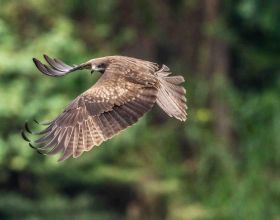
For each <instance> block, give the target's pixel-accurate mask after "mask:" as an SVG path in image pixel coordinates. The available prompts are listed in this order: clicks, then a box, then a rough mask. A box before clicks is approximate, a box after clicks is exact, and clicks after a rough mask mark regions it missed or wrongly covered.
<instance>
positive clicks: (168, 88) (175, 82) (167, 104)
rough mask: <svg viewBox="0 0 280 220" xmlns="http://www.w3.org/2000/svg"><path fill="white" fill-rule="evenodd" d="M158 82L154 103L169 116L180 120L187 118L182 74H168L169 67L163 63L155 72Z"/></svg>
mask: <svg viewBox="0 0 280 220" xmlns="http://www.w3.org/2000/svg"><path fill="white" fill-rule="evenodd" d="M155 74H156V75H157V77H158V79H159V82H160V88H159V91H158V97H157V100H156V103H157V104H158V105H159V106H160V107H161V108H162V109H163V111H165V112H166V114H168V115H169V116H170V117H175V118H177V119H178V120H180V121H185V120H186V119H187V113H186V110H187V105H186V97H185V95H186V90H185V88H184V87H183V86H180V84H181V83H183V82H184V81H185V80H184V77H183V76H169V75H170V74H171V72H169V68H168V67H167V66H165V65H163V67H162V68H161V69H160V70H159V71H158V72H156V73H155Z"/></svg>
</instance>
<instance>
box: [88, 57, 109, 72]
mask: <svg viewBox="0 0 280 220" xmlns="http://www.w3.org/2000/svg"><path fill="white" fill-rule="evenodd" d="M90 64H91V73H93V72H94V71H97V72H100V73H102V74H103V73H104V72H105V70H106V68H107V67H108V66H109V59H108V58H105V57H102V58H97V59H92V60H90Z"/></svg>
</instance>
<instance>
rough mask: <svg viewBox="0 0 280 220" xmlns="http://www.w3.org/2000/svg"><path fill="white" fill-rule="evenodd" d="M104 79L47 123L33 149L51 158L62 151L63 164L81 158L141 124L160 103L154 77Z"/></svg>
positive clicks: (112, 77)
mask: <svg viewBox="0 0 280 220" xmlns="http://www.w3.org/2000/svg"><path fill="white" fill-rule="evenodd" d="M102 78H103V77H101V78H100V79H99V80H98V82H97V83H96V84H95V85H94V86H93V87H91V88H90V89H89V90H87V91H85V92H84V93H83V94H81V95H80V96H78V97H77V98H76V99H75V100H74V101H73V102H72V103H70V105H69V106H68V107H66V109H65V110H64V111H63V112H62V113H61V114H60V115H59V116H58V117H57V118H56V119H54V120H53V121H51V122H49V123H47V128H46V129H44V130H43V131H41V132H38V133H37V134H39V135H41V136H40V138H39V139H37V140H36V141H35V142H33V143H30V144H31V146H34V147H35V148H37V149H38V150H39V151H40V152H42V153H44V154H47V155H51V154H56V153H59V152H62V154H61V157H60V159H59V160H60V161H61V160H65V159H67V158H69V157H70V156H73V157H74V158H75V157H78V156H80V155H81V154H82V153H83V152H84V151H89V150H91V149H92V147H93V146H98V145H100V144H101V143H102V142H103V141H105V140H107V139H109V138H111V137H113V136H114V135H116V134H117V133H119V132H120V131H121V130H123V129H125V128H126V127H128V126H130V125H132V124H134V123H135V122H137V120H138V119H139V118H140V117H141V116H143V115H144V113H145V112H147V111H149V110H150V109H151V108H152V106H153V105H154V103H155V101H156V98H157V87H156V86H155V81H154V79H152V78H151V79H150V80H147V83H143V82H141V81H139V80H138V79H136V80H134V81H133V80H131V79H130V78H127V77H125V76H124V75H117V74H115V75H114V76H113V75H112V74H111V77H110V74H107V77H106V76H105V77H104V78H103V79H102Z"/></svg>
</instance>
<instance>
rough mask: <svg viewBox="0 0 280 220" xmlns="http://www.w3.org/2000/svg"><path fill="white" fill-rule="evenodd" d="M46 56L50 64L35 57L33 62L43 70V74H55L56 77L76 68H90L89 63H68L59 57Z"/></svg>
mask: <svg viewBox="0 0 280 220" xmlns="http://www.w3.org/2000/svg"><path fill="white" fill-rule="evenodd" d="M44 58H45V60H46V61H47V63H48V64H49V65H46V64H43V63H42V62H41V61H40V60H38V59H36V58H33V62H34V64H35V65H36V67H37V68H38V70H40V72H42V73H43V74H45V75H47V76H54V77H58V76H64V75H66V74H68V73H71V72H74V71H76V70H81V69H89V68H90V64H89V63H83V64H80V65H68V64H66V63H64V62H62V61H61V60H59V59H56V58H50V57H49V56H47V55H44Z"/></svg>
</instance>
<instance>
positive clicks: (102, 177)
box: [0, 0, 280, 220]
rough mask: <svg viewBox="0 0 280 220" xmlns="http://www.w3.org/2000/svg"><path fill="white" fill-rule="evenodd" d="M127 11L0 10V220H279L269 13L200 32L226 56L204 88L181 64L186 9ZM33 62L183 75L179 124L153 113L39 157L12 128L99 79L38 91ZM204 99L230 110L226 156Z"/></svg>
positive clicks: (270, 9)
mask: <svg viewBox="0 0 280 220" xmlns="http://www.w3.org/2000/svg"><path fill="white" fill-rule="evenodd" d="M128 2H129V1H127V3H126V2H125V1H116V0H106V1H104V0H102V1H101V0H94V1H84V0H83V1H78V0H69V1H54V0H50V1H46V0H36V1H35V0H26V1H18V0H0V5H1V7H0V186H1V189H0V194H1V196H0V218H1V219H19V218H20V219H105V220H106V219H108V220H114V219H124V218H127V219H137V217H135V216H139V215H140V216H142V219H170V220H183V219H254V220H255V219H279V218H280V209H279V207H280V175H279V167H280V159H279V158H280V136H279V134H278V133H279V130H280V115H279V112H280V100H279V94H280V77H279V76H280V75H279V70H280V68H279V67H280V66H279V58H280V57H279V50H280V44H279V42H280V30H279V28H278V26H279V4H277V2H276V1H273V0H269V1H266V2H265V3H263V2H261V1H258V0H250V1H246V0H238V1H233V0H228V1H225V2H226V4H225V5H223V8H224V10H223V12H222V13H221V15H220V18H219V19H218V20H215V21H213V22H212V23H211V24H209V26H208V27H204V28H205V30H204V31H205V32H207V33H208V32H209V33H210V34H211V36H213V37H218V38H219V39H223V40H225V41H227V43H228V44H229V47H230V49H231V54H230V55H229V61H230V70H229V75H228V76H227V77H228V79H227V80H225V79H224V78H223V77H213V79H211V80H209V79H208V80H206V79H205V78H203V77H199V76H197V75H198V73H197V72H196V69H195V68H194V67H193V63H195V62H196V60H200V59H199V57H196V59H193V57H190V55H189V54H188V53H184V52H182V51H181V50H184V49H185V50H188V47H186V46H185V45H182V43H181V41H183V42H184V43H185V44H191V37H190V35H191V34H190V32H191V31H192V30H190V29H195V30H200V28H202V25H201V24H200V23H199V22H197V20H192V19H194V18H193V17H195V16H197V12H196V11H195V10H197V9H196V8H197V5H198V4H199V2H198V1H169V3H166V2H167V1H166V2H165V1H159V0H158V1H140V0H139V1H135V2H134V3H130V2H129V3H128ZM203 6H204V5H200V7H201V8H203ZM168 11H171V12H170V14H168ZM189 20H190V22H193V23H192V25H193V26H191V27H188V29H186V27H185V23H184V22H182V21H189ZM200 20H201V18H200V16H199V19H198V21H200ZM172 22H173V23H172ZM175 24H176V25H175ZM177 25H178V26H177ZM199 25H200V26H199ZM176 26H177V27H176ZM184 29H186V30H184ZM188 40H190V43H189V42H188ZM199 40H200V38H195V43H194V45H198V44H200V42H199ZM178 42H179V43H178ZM174 48H175V49H174ZM194 48H195V49H194V50H196V49H197V48H196V47H194ZM200 49H201V50H204V48H200ZM147 51H148V52H147ZM180 51H181V52H180ZM44 53H46V54H49V55H51V56H54V57H60V58H61V59H63V60H65V62H68V63H80V62H83V61H85V60H87V59H88V58H91V57H97V56H103V55H110V54H123V55H134V56H138V57H140V58H146V59H150V58H151V57H152V58H151V59H153V60H154V61H156V62H161V61H164V62H165V63H166V64H168V65H169V66H170V67H172V70H173V72H174V73H180V72H182V73H185V75H184V76H185V77H186V79H187V83H186V84H185V86H186V88H187V98H188V106H189V110H188V115H189V118H188V120H187V122H186V123H180V122H178V121H176V120H175V119H170V120H167V116H165V115H164V114H163V113H161V112H160V110H159V109H157V108H155V109H154V110H153V111H152V112H150V113H149V115H147V116H145V117H144V118H143V119H141V120H140V121H139V123H137V124H136V125H134V126H132V127H131V128H129V129H128V130H127V131H124V132H122V133H121V134H120V135H119V136H117V137H115V138H114V139H112V140H110V141H107V142H106V143H104V144H102V146H100V147H95V149H93V150H92V151H91V152H89V153H86V154H84V155H83V156H81V157H80V158H78V159H75V160H73V159H72V160H71V159H70V160H68V161H66V162H63V163H57V162H56V160H57V157H44V156H42V155H39V154H37V153H36V152H34V151H33V150H32V149H31V148H29V147H28V146H27V143H26V142H25V141H24V140H22V138H21V136H20V131H21V129H22V127H23V124H24V122H25V121H26V120H32V118H33V117H36V118H37V119H39V121H47V120H50V119H51V118H54V117H55V116H56V115H57V114H58V113H59V112H61V111H62V110H63V108H64V107H65V106H66V105H67V104H68V103H69V102H70V100H72V99H73V98H74V97H75V96H77V95H78V94H79V93H81V92H82V91H84V90H85V89H86V88H88V87H90V86H91V85H92V84H93V83H94V82H95V81H96V80H97V78H98V76H91V75H90V74H89V73H88V72H86V71H83V72H80V73H79V74H72V75H71V74H70V75H69V76H67V77H63V78H59V79H54V78H49V77H45V76H43V75H41V74H39V73H38V71H37V70H36V69H35V68H34V65H33V63H32V58H33V57H41V56H42V54H44ZM209 94H212V95H211V96H210V95H209ZM212 99H216V100H221V101H222V102H223V103H224V104H225V105H226V106H227V108H228V109H229V112H230V126H231V131H232V139H231V140H230V142H226V141H224V139H223V137H221V136H220V135H219V134H217V131H216V130H215V125H214V124H215V121H216V120H217V115H216V112H215V109H213V108H211V104H209V103H210V102H211V100H212ZM32 129H33V130H36V129H38V128H37V127H36V126H35V125H34V126H32ZM137 213H138V214H137ZM139 213H140V214H139ZM143 216H144V217H143ZM138 219H139V218H138Z"/></svg>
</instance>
